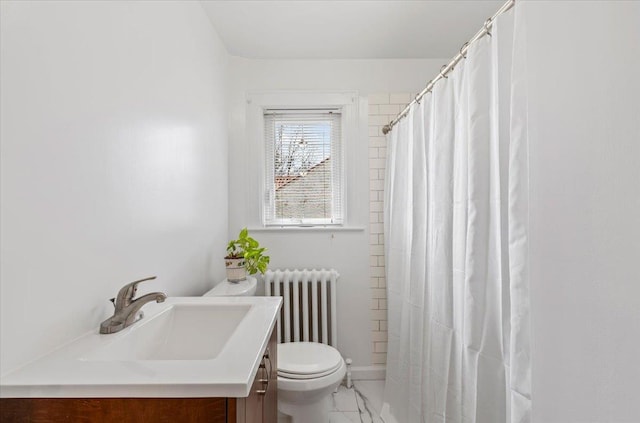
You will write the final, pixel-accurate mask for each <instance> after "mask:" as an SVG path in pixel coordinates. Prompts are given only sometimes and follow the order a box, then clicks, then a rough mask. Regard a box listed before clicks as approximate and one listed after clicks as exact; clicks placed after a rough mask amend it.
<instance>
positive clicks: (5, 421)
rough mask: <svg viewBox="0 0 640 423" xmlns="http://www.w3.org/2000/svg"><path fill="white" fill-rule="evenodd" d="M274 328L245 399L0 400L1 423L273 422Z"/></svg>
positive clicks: (275, 390)
mask: <svg viewBox="0 0 640 423" xmlns="http://www.w3.org/2000/svg"><path fill="white" fill-rule="evenodd" d="M275 335H276V334H275V330H272V333H271V335H270V338H269V344H268V346H267V348H266V350H265V352H264V355H263V358H262V361H261V364H260V368H259V369H258V373H257V375H256V378H255V380H254V382H253V386H252V387H251V392H250V393H249V396H248V397H247V398H2V399H0V422H2V423H27V422H29V423H56V422H69V423H71V422H73V423H79V422H87V423H127V422H132V423H133V422H136V423H137V422H140V423H146V422H149V423H178V422H179V423H205V422H206V423H276V422H277V420H278V368H277V362H278V361H277V360H278V358H277V352H278V350H277V343H276V336H275Z"/></svg>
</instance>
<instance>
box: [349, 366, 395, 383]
mask: <svg viewBox="0 0 640 423" xmlns="http://www.w3.org/2000/svg"><path fill="white" fill-rule="evenodd" d="M386 373H387V368H386V366H383V365H381V364H378V365H373V366H352V367H351V379H352V380H384V379H385V377H386Z"/></svg>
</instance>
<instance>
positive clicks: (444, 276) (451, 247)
mask: <svg viewBox="0 0 640 423" xmlns="http://www.w3.org/2000/svg"><path fill="white" fill-rule="evenodd" d="M513 19H514V11H513V9H512V10H511V11H510V12H507V13H506V14H504V15H502V16H500V17H499V18H498V20H497V21H496V22H495V23H494V25H493V28H492V29H491V36H485V37H483V38H482V39H480V40H479V41H478V42H476V43H474V44H473V45H472V46H471V48H470V49H469V51H468V54H467V58H466V59H465V60H463V61H461V62H460V63H459V64H458V65H457V66H456V68H455V69H454V70H453V71H452V72H451V73H450V74H449V75H448V77H447V78H446V79H442V80H440V81H439V82H437V83H436V85H435V87H434V89H433V92H432V93H431V94H427V95H426V96H425V97H424V98H423V100H422V101H421V103H420V104H418V105H416V106H414V107H412V108H411V110H410V111H409V113H408V115H407V117H406V118H404V119H402V120H401V121H400V123H399V124H398V125H397V126H396V127H394V128H393V130H392V131H391V132H390V134H389V135H388V146H389V148H388V150H389V151H388V161H387V178H386V186H385V190H386V201H385V242H386V260H387V261H386V263H387V286H388V288H387V291H388V292H387V295H388V313H389V321H388V324H389V326H388V330H389V343H388V345H389V346H388V358H387V380H386V388H385V405H384V407H383V418H384V419H385V421H386V422H388V423H390V422H393V421H394V420H395V421H397V422H399V423H418V422H429V423H431V422H465V423H466V422H473V423H503V422H509V423H516V422H518V423H520V422H523V423H524V422H529V421H530V420H531V415H530V413H531V398H530V360H529V324H528V322H529V308H528V301H529V300H528V280H527V268H526V256H527V189H528V188H527V187H528V184H527V180H526V177H527V157H526V154H527V144H526V143H527V138H526V106H525V101H524V100H525V99H526V97H525V96H526V93H525V92H524V89H526V87H525V86H524V85H523V84H521V83H520V81H522V80H523V74H524V72H525V71H526V68H525V64H524V63H520V60H519V58H518V57H514V50H516V49H515V48H514V43H515V44H518V43H519V42H520V41H519V39H520V38H521V37H522V36H523V34H521V33H518V34H517V37H516V38H515V39H514V31H513V28H514V22H513Z"/></svg>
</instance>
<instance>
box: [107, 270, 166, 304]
mask: <svg viewBox="0 0 640 423" xmlns="http://www.w3.org/2000/svg"><path fill="white" fill-rule="evenodd" d="M156 277H157V276H151V277H148V278H144V279H140V280H137V281H133V282H130V283H128V284H126V285H125V286H123V287H122V288H120V291H118V296H117V297H116V302H115V307H116V310H122V309H123V308H125V307H126V306H128V305H129V304H131V301H132V300H133V298H134V297H135V296H136V291H137V290H138V284H139V283H140V282H145V281H151V280H153V279H155V278H156Z"/></svg>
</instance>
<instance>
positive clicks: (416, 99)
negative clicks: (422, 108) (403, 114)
mask: <svg viewBox="0 0 640 423" xmlns="http://www.w3.org/2000/svg"><path fill="white" fill-rule="evenodd" d="M413 100H414V101H415V102H416V104H420V93H418V94H416V96H415V97H414V98H413Z"/></svg>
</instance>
